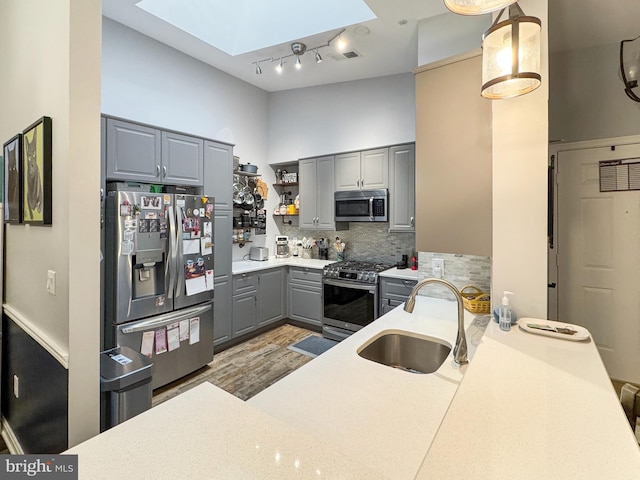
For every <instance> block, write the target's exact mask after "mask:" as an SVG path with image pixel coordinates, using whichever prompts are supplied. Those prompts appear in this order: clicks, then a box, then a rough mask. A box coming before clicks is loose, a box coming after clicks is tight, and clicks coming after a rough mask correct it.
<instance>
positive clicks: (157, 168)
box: [156, 165, 160, 177]
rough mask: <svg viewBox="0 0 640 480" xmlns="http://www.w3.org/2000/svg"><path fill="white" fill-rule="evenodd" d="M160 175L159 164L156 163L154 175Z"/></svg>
mask: <svg viewBox="0 0 640 480" xmlns="http://www.w3.org/2000/svg"><path fill="white" fill-rule="evenodd" d="M159 176H160V165H156V177H159Z"/></svg>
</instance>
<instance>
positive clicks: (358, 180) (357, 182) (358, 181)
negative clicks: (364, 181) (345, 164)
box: [356, 178, 360, 188]
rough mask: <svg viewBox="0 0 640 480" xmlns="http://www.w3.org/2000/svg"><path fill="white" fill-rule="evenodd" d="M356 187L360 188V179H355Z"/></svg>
mask: <svg viewBox="0 0 640 480" xmlns="http://www.w3.org/2000/svg"><path fill="white" fill-rule="evenodd" d="M356 186H357V187H358V188H360V179H359V178H358V179H356Z"/></svg>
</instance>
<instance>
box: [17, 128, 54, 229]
mask: <svg viewBox="0 0 640 480" xmlns="http://www.w3.org/2000/svg"><path fill="white" fill-rule="evenodd" d="M51 150H52V145H51V118H50V117H42V118H40V119H39V120H37V121H36V122H35V123H34V124H33V125H31V126H30V127H28V128H26V129H25V130H24V131H23V132H22V221H23V223H27V224H31V225H51V213H52V212H51V190H52V183H51V174H52V169H51Z"/></svg>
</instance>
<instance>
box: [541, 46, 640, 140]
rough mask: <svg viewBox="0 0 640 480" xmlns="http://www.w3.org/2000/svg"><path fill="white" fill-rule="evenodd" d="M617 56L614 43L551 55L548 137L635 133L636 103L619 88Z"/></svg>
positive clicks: (639, 117) (639, 130)
mask: <svg viewBox="0 0 640 480" xmlns="http://www.w3.org/2000/svg"><path fill="white" fill-rule="evenodd" d="M619 56H620V44H618V43H616V44H613V45H607V46H604V47H592V48H585V49H582V50H574V51H568V52H559V53H553V54H552V55H551V56H550V59H549V66H550V68H549V77H550V78H549V84H550V89H549V140H550V141H554V140H560V139H563V140H564V141H565V142H576V141H581V140H594V139H599V138H613V137H621V136H626V135H638V134H640V103H637V102H634V101H632V100H630V99H629V98H628V97H627V96H626V95H625V93H624V88H623V83H622V80H621V77H620V67H619Z"/></svg>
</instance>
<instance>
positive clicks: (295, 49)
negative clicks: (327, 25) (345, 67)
mask: <svg viewBox="0 0 640 480" xmlns="http://www.w3.org/2000/svg"><path fill="white" fill-rule="evenodd" d="M344 32H345V29H342V30H340V31H339V32H338V33H337V34H335V35H334V36H333V37H331V39H330V40H329V41H328V42H327V43H325V44H324V45H318V46H316V47H311V48H309V49H308V48H307V46H306V45H305V44H304V43H302V42H293V43H292V44H291V53H290V54H289V55H284V56H282V57H277V58H273V57H271V58H264V59H262V60H258V61H257V62H252V63H254V64H255V65H256V75H260V74H262V68H261V67H260V63H263V62H272V63H273V62H278V64H277V65H276V66H275V71H276V72H278V73H282V72H283V65H284V64H285V63H286V62H285V61H283V60H284V59H285V58H288V57H293V56H295V57H296V61H295V62H294V67H295V68H296V70H300V69H301V68H302V56H303V55H304V54H305V52H306V51H307V50H314V51H315V55H314V58H315V61H316V63H322V61H323V59H322V55H320V51H319V50H320V49H321V48H326V47H330V46H332V44H333V43H334V42H335V41H336V40H337V42H336V43H335V46H336V47H337V48H339V49H343V48H344V47H345V45H346V42H345V41H344V40H343V38H342V34H343V33H344Z"/></svg>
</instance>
